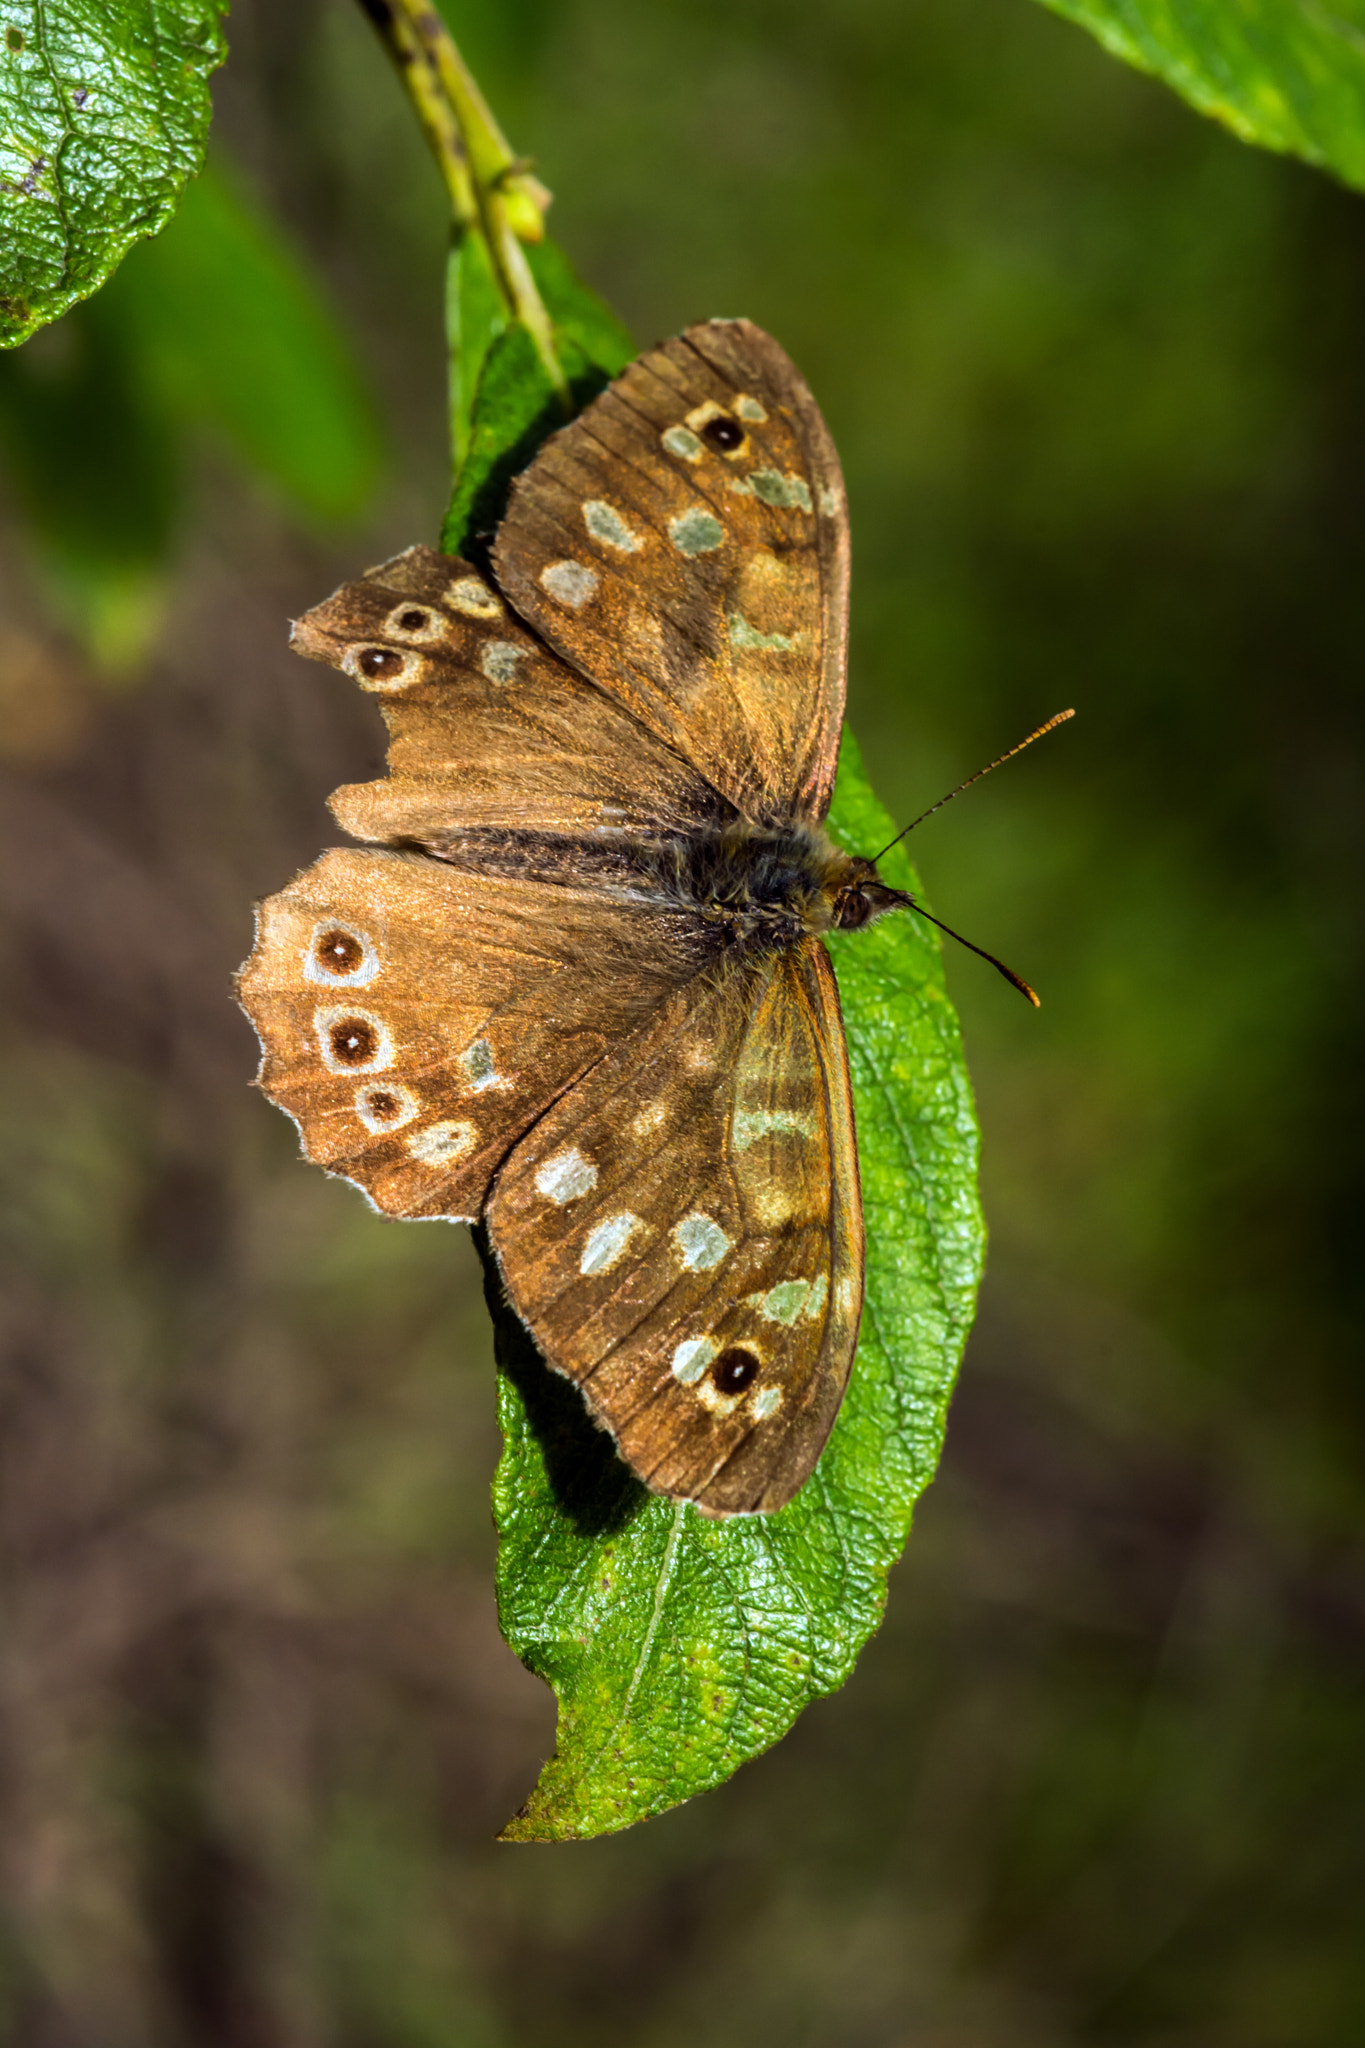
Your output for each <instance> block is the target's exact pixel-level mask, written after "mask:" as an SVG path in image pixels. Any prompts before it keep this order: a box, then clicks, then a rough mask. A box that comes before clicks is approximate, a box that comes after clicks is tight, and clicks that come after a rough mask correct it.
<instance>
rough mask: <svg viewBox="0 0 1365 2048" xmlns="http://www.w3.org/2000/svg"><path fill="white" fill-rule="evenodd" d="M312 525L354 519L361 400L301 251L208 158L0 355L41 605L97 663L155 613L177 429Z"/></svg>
mask: <svg viewBox="0 0 1365 2048" xmlns="http://www.w3.org/2000/svg"><path fill="white" fill-rule="evenodd" d="M200 431H204V432H206V433H207V434H208V435H209V436H210V437H211V438H212V439H213V440H214V441H216V442H217V444H218V445H219V447H220V448H221V450H222V451H223V452H225V453H227V454H228V455H230V456H231V458H232V459H233V460H234V461H235V462H236V463H238V464H239V465H240V466H241V467H242V468H243V469H244V470H245V471H246V472H247V473H248V474H249V475H251V476H252V477H254V478H256V479H259V480H260V482H261V483H263V484H264V485H265V486H266V487H267V488H268V489H269V490H271V491H273V492H275V493H277V494H278V495H279V496H280V497H281V498H282V499H283V500H284V501H285V502H286V503H288V504H289V505H291V506H292V507H293V508H294V509H295V510H296V511H297V513H298V514H299V515H300V516H301V517H302V518H304V519H305V520H307V521H309V522H310V523H316V524H322V525H326V524H328V523H337V522H341V521H344V520H347V519H351V518H354V517H355V515H356V514H357V513H358V512H359V510H360V509H361V507H362V506H363V505H364V503H365V501H366V498H367V496H368V494H369V492H370V490H371V489H372V487H373V485H374V482H375V479H376V476H377V472H378V467H379V455H380V432H379V424H378V419H377V415H376V413H375V410H374V405H373V401H372V399H371V397H370V395H369V393H368V390H367V389H366V385H365V381H364V379H363V377H362V375H361V373H360V371H359V369H358V368H357V366H356V363H355V359H354V355H353V352H352V351H351V349H350V347H349V346H348V343H347V341H346V338H345V335H344V330H343V329H342V328H341V327H340V326H339V324H338V322H337V321H336V319H335V317H334V316H333V315H332V313H331V312H330V311H329V309H328V308H327V306H326V305H325V303H324V300H323V297H322V295H321V293H320V291H319V288H318V286H317V284H316V282H315V281H314V280H313V279H312V278H311V277H310V275H309V272H308V268H307V265H306V263H305V262H304V261H303V260H302V259H301V258H300V257H299V255H297V254H296V253H295V252H294V250H293V249H292V248H291V247H290V245H289V243H288V241H287V239H286V238H285V237H284V236H283V235H282V234H281V232H280V230H279V229H278V228H277V227H275V226H273V225H272V224H271V223H270V222H269V221H268V219H267V218H266V217H265V215H264V214H263V213H262V212H261V211H260V209H259V208H257V207H255V206H254V205H253V204H252V203H251V202H250V201H249V200H248V199H247V198H246V197H245V195H244V193H243V192H242V190H241V189H240V187H239V186H238V185H237V184H236V182H235V181H232V180H230V179H229V178H228V177H227V176H226V175H225V174H224V173H223V172H222V171H221V170H217V169H214V170H207V171H205V172H204V173H203V174H202V176H200V177H199V178H197V179H196V180H195V181H194V182H193V183H192V184H191V185H190V186H189V187H188V189H187V190H186V193H185V197H184V202H183V204H182V206H181V208H180V212H179V214H178V216H177V218H176V219H175V221H174V222H173V223H172V224H171V226H170V227H169V228H168V229H167V230H166V231H165V232H164V233H163V234H162V235H160V236H158V238H157V239H156V241H154V242H152V243H149V244H148V246H147V247H146V248H143V249H139V250H137V251H135V252H134V254H133V255H132V256H130V258H129V259H128V261H127V263H126V264H125V265H124V266H123V268H122V269H121V271H120V273H119V275H118V277H117V278H116V279H115V280H114V281H113V282H112V283H111V284H110V285H109V286H107V287H106V289H105V290H104V291H103V292H102V293H100V295H99V297H98V298H97V299H95V300H94V301H92V302H91V303H90V304H89V305H86V306H83V307H80V308H78V309H76V310H75V311H74V312H73V313H72V314H71V315H70V316H69V317H68V318H67V319H66V320H65V321H64V322H63V323H62V324H61V326H60V327H58V328H55V329H53V330H52V332H50V333H49V334H45V335H41V336H38V337H36V338H35V340H33V341H32V342H30V343H29V344H28V345H27V346H26V347H25V348H24V349H23V350H22V351H20V352H18V353H16V354H14V355H11V356H8V357H0V459H2V460H3V467H4V471H5V473H6V475H7V478H8V481H9V484H10V488H11V490H12V491H13V493H14V495H15V498H16V501H17V503H18V504H19V505H20V506H21V507H22V509H23V512H24V515H25V540H26V544H27V545H28V547H29V548H30V549H31V550H32V553H33V556H34V559H35V563H36V567H37V569H38V573H39V575H40V577H41V579H42V581H43V584H44V587H45V588H46V590H47V591H48V594H49V597H50V599H51V602H52V604H53V606H54V609H55V612H56V615H57V617H58V618H59V619H60V620H62V621H63V622H64V623H65V624H67V625H68V626H69V627H70V628H71V629H72V630H73V631H74V632H75V633H76V635H77V636H78V637H79V638H80V639H81V640H82V641H83V642H84V643H85V645H86V646H87V647H88V648H89V649H90V651H91V652H92V654H93V655H94V656H95V658H96V659H97V661H98V662H99V663H100V664H101V665H102V666H103V667H104V668H105V669H106V670H108V671H111V672H113V673H115V674H118V673H127V672H128V671H130V670H131V669H132V668H134V667H135V666H136V664H137V662H138V660H139V659H140V658H141V657H142V656H143V655H144V654H145V653H146V652H147V650H148V648H149V646H150V645H151V643H152V640H153V638H154V637H155V634H156V632H157V630H158V629H159V627H160V625H161V623H162V620H163V617H164V602H165V598H166V594H167V577H168V575H169V573H170V570H171V566H172V559H173V553H174V549H175V546H176V544H177V539H178V526H177V522H178V521H179V520H181V519H182V518H183V501H182V478H183V474H184V469H185V463H184V444H185V439H186V435H187V434H195V433H197V432H200Z"/></svg>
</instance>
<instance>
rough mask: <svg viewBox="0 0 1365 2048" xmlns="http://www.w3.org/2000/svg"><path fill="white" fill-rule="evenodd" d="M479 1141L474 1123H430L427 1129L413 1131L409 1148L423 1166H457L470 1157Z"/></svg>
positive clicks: (409, 1140)
mask: <svg viewBox="0 0 1365 2048" xmlns="http://www.w3.org/2000/svg"><path fill="white" fill-rule="evenodd" d="M478 1141H479V1133H478V1130H477V1127H476V1126H475V1125H474V1124H457V1123H439V1124H428V1125H427V1127H426V1129H425V1130H423V1131H414V1132H413V1134H412V1136H411V1137H410V1138H409V1139H408V1150H409V1152H411V1154H412V1156H413V1158H414V1159H416V1160H418V1161H419V1162H420V1164H421V1165H423V1166H437V1167H439V1166H455V1165H458V1163H459V1161H460V1160H461V1159H466V1158H468V1156H469V1154H470V1153H471V1152H472V1151H473V1150H474V1147H475V1145H476V1144H477V1143H478Z"/></svg>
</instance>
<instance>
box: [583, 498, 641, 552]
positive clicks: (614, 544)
mask: <svg viewBox="0 0 1365 2048" xmlns="http://www.w3.org/2000/svg"><path fill="white" fill-rule="evenodd" d="M583 524H584V525H585V526H586V527H587V529H588V532H589V533H590V534H591V535H592V537H593V539H594V540H600V541H605V542H606V544H607V546H608V547H609V548H616V549H617V550H618V551H619V552H620V553H621V554H623V555H634V554H637V553H638V552H639V549H640V546H641V541H640V536H639V534H638V533H632V532H631V530H630V528H629V527H628V526H627V525H626V522H625V520H624V519H623V518H622V517H621V515H620V513H619V512H618V511H617V510H616V507H615V506H614V505H604V504H603V502H602V500H601V499H600V498H588V499H587V500H586V501H585V502H584V506H583Z"/></svg>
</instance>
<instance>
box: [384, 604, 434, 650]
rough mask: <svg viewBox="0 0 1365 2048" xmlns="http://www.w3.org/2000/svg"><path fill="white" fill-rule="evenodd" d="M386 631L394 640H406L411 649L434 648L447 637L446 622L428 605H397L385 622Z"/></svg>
mask: <svg viewBox="0 0 1365 2048" xmlns="http://www.w3.org/2000/svg"><path fill="white" fill-rule="evenodd" d="M384 631H385V632H386V633H387V634H388V635H389V636H390V638H391V639H394V640H406V641H407V643H408V645H409V646H410V647H434V646H435V645H436V643H437V641H439V640H444V639H445V636H446V622H445V620H444V619H443V618H442V617H441V614H440V613H439V612H438V611H433V610H432V608H431V606H430V605H428V604H413V602H412V601H411V599H409V601H408V602H407V604H396V605H395V606H394V608H393V610H392V611H391V612H390V613H389V616H388V617H387V618H386V619H385V621H384Z"/></svg>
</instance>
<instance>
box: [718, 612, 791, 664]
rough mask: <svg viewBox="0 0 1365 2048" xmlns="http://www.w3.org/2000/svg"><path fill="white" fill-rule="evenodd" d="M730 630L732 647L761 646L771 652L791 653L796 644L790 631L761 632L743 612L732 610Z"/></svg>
mask: <svg viewBox="0 0 1365 2048" xmlns="http://www.w3.org/2000/svg"><path fill="white" fill-rule="evenodd" d="M729 630H730V645H731V646H732V647H744V648H750V647H752V648H759V649H762V650H763V651H764V652H766V653H769V654H790V652H791V650H792V648H793V646H794V645H795V642H794V641H793V639H792V637H791V635H790V634H788V633H760V632H759V630H758V628H757V626H751V625H750V624H749V621H748V620H747V619H746V618H745V616H744V614H743V612H731V614H730V618H729Z"/></svg>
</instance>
